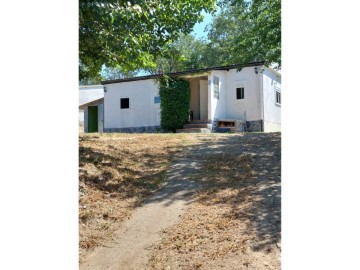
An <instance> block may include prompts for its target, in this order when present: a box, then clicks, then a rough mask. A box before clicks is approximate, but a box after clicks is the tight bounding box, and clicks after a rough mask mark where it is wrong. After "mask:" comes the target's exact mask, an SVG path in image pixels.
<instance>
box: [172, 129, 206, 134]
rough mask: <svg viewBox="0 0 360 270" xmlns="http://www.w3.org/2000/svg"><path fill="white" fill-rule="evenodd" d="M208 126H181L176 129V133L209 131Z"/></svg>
mask: <svg viewBox="0 0 360 270" xmlns="http://www.w3.org/2000/svg"><path fill="white" fill-rule="evenodd" d="M210 132H211V131H210V129H208V128H183V129H177V130H176V133H210Z"/></svg>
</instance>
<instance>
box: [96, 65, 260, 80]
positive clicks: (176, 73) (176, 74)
mask: <svg viewBox="0 0 360 270" xmlns="http://www.w3.org/2000/svg"><path fill="white" fill-rule="evenodd" d="M260 65H264V61H258V62H251V63H248V64H245V65H244V64H232V65H227V66H218V67H209V68H200V69H192V70H185V71H179V72H171V73H166V74H153V75H146V76H139V77H132V78H126V79H117V80H108V81H101V84H102V85H107V84H113V83H122V82H131V81H140V80H149V79H155V78H160V77H163V76H164V75H167V76H180V75H186V74H193V73H199V72H206V71H211V70H230V69H234V68H238V67H242V68H244V67H254V66H260Z"/></svg>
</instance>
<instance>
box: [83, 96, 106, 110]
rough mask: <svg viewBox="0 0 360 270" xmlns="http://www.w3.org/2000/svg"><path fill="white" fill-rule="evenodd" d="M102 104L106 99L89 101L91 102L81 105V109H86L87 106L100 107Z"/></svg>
mask: <svg viewBox="0 0 360 270" xmlns="http://www.w3.org/2000/svg"><path fill="white" fill-rule="evenodd" d="M101 103H104V98H103V97H102V98H98V99H95V100H92V101H89V102H86V103H83V104H81V105H79V109H85V107H87V106H92V105H98V104H101Z"/></svg>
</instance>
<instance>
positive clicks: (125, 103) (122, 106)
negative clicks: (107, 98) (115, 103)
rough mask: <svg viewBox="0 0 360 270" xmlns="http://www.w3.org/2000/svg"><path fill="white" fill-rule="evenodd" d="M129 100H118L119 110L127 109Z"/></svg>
mask: <svg viewBox="0 0 360 270" xmlns="http://www.w3.org/2000/svg"><path fill="white" fill-rule="evenodd" d="M129 103H130V102H129V98H121V99H120V109H129Z"/></svg>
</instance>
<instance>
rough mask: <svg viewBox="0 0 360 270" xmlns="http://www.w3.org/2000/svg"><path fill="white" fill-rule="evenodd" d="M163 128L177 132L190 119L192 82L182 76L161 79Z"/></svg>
mask: <svg viewBox="0 0 360 270" xmlns="http://www.w3.org/2000/svg"><path fill="white" fill-rule="evenodd" d="M160 100H161V103H160V108H161V123H160V125H161V128H162V129H164V130H167V131H173V132H175V131H176V129H179V128H182V127H183V125H185V124H186V123H187V122H188V120H189V111H190V84H189V82H188V81H187V80H185V79H181V78H170V77H163V78H161V79H160Z"/></svg>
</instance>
